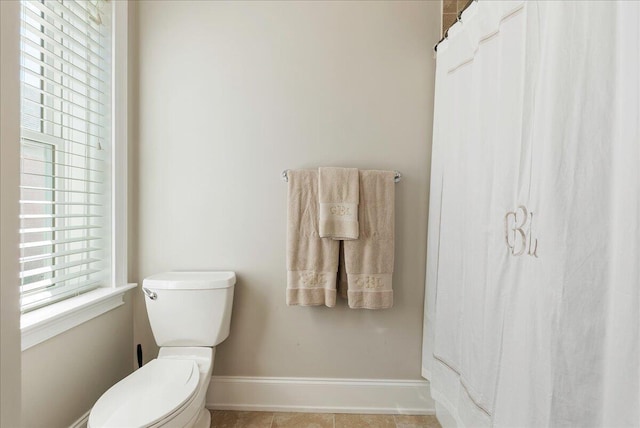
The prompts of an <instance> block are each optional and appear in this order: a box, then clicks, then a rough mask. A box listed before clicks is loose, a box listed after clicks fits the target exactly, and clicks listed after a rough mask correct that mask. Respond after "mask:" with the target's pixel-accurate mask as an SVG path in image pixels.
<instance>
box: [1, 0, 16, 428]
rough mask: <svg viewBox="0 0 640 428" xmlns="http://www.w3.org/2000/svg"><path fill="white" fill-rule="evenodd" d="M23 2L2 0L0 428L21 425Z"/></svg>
mask: <svg viewBox="0 0 640 428" xmlns="http://www.w3.org/2000/svg"><path fill="white" fill-rule="evenodd" d="M19 17H20V4H19V3H18V2H0V201H1V203H0V427H16V426H19V423H20V422H19V418H20V309H19V307H18V285H19V280H18V268H19V265H18V228H19V225H18V198H19V196H18V185H19V182H20V178H19V169H18V168H19V165H20V164H19V162H18V161H17V160H18V156H19V150H20V149H19V147H20V145H19V141H20V115H19V112H20V92H19V87H20V86H19V81H20V80H19V79H20V65H19V64H20V62H19V61H20V52H19V46H20V45H19V38H20V27H19Z"/></svg>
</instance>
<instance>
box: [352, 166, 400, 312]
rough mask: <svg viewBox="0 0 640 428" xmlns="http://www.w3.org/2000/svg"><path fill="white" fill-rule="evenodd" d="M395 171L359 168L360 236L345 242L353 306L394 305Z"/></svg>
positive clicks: (372, 307) (383, 306) (381, 307)
mask: <svg viewBox="0 0 640 428" xmlns="http://www.w3.org/2000/svg"><path fill="white" fill-rule="evenodd" d="M394 176H395V173H394V172H393V171H360V205H359V207H358V212H359V214H358V218H359V222H360V238H359V239H358V240H355V241H345V242H344V255H345V267H346V271H347V281H348V292H347V294H348V299H349V307H350V308H365V309H385V308H390V307H392V306H393V290H392V288H391V281H392V276H393V257H394V227H395V209H394V204H395V197H394V191H395V189H394Z"/></svg>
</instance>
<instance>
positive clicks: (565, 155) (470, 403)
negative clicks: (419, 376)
mask: <svg viewBox="0 0 640 428" xmlns="http://www.w3.org/2000/svg"><path fill="white" fill-rule="evenodd" d="M639 29H640V2H635V1H604V2H596V1H587V2H578V1H544V2H536V1H528V2H522V1H519V2H513V1H495V2H494V1H487V0H480V1H479V2H476V3H474V4H473V5H472V6H471V7H470V8H469V9H468V10H467V11H466V12H465V13H464V14H463V16H462V23H458V24H456V25H455V26H454V27H453V28H452V29H451V30H450V32H449V38H448V40H447V41H445V42H443V43H442V44H441V45H440V46H439V48H438V53H437V71H436V100H435V103H436V107H435V120H434V138H433V156H432V175H431V196H430V208H429V211H430V214H429V236H428V257H427V279H426V290H427V292H426V298H425V311H426V315H425V329H424V332H425V337H424V345H423V368H422V369H423V376H425V377H426V378H428V379H429V380H430V381H431V386H432V395H433V398H434V399H435V400H436V403H437V405H438V409H439V414H440V409H443V410H446V412H448V414H449V416H451V417H453V419H454V420H455V422H457V424H458V425H460V426H503V427H514V426H523V427H547V426H571V427H589V426H604V427H632V426H634V427H638V426H640V383H639V381H640V371H639V367H640V345H639V342H640V316H639V308H640V294H639V289H640V269H639V265H640V179H639V173H638V171H639V170H640V127H639V126H640V125H639V124H640V84H639V81H640V32H639ZM441 415H442V416H443V417H444V416H445V413H442V414H441ZM443 420H444V418H443Z"/></svg>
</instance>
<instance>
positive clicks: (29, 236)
mask: <svg viewBox="0 0 640 428" xmlns="http://www.w3.org/2000/svg"><path fill="white" fill-rule="evenodd" d="M21 24H22V25H21V82H22V94H21V98H22V100H21V101H22V105H21V183H20V192H21V194H20V267H21V269H20V278H21V285H20V295H21V307H22V311H23V312H26V311H29V310H31V309H36V308H39V307H42V306H45V305H47V304H50V303H53V302H56V301H59V300H62V299H65V298H69V297H72V296H75V295H78V294H80V293H82V292H85V291H89V290H91V289H94V288H96V287H99V286H101V285H104V284H107V283H108V282H109V272H110V269H109V264H110V262H109V258H110V250H109V247H110V244H109V239H108V238H109V235H110V233H109V232H110V231H109V229H110V228H109V225H110V208H109V207H110V199H111V197H110V185H109V183H110V159H111V157H110V151H111V114H110V112H111V109H110V103H111V96H110V94H111V83H110V82H111V13H110V3H108V2H106V1H104V0H93V1H75V0H42V1H24V0H23V1H22V22H21Z"/></svg>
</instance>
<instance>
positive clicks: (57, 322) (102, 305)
mask: <svg viewBox="0 0 640 428" xmlns="http://www.w3.org/2000/svg"><path fill="white" fill-rule="evenodd" d="M137 286H138V285H137V284H127V285H123V286H120V287H113V288H112V287H104V288H99V289H97V290H93V291H90V292H88V293H85V294H82V295H80V296H77V297H73V298H71V299H67V300H63V301H62V302H58V303H54V304H53V305H50V306H45V307H44V308H41V309H37V310H35V311H33V312H29V313H26V314H24V315H22V316H21V317H20V332H21V333H22V350H23V351H24V350H25V349H29V348H31V347H32V346H35V345H37V344H39V343H42V342H44V341H45V340H48V339H51V338H52V337H54V336H57V335H58V334H61V333H64V332H65V331H67V330H69V329H71V328H73V327H76V326H78V325H80V324H82V323H84V322H87V321H89V320H91V319H93V318H95V317H97V316H100V315H102V314H104V313H105V312H108V311H110V310H112V309H115V308H117V307H118V306H120V305H123V304H124V300H123V296H124V293H125V292H127V291H129V290H131V289H133V288H136V287H137Z"/></svg>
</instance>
